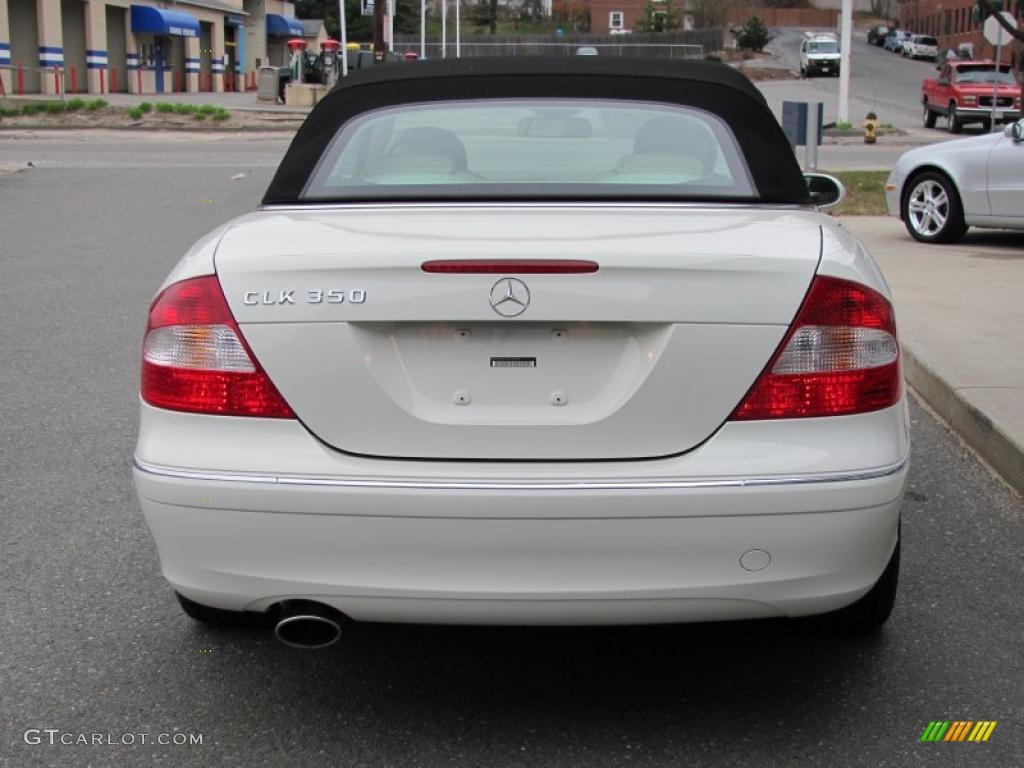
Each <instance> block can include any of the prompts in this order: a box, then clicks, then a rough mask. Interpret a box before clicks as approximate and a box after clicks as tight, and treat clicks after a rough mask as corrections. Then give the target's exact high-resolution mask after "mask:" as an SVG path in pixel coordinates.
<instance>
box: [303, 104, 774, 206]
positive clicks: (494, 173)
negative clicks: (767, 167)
mask: <svg viewBox="0 0 1024 768" xmlns="http://www.w3.org/2000/svg"><path fill="white" fill-rule="evenodd" d="M643 195H653V196H657V197H670V198H680V199H707V198H716V199H717V198H737V199H749V198H756V191H755V189H754V185H753V183H752V181H751V178H750V173H749V171H748V169H747V167H746V164H745V162H744V160H743V156H742V153H741V152H740V150H739V147H738V145H737V142H736V138H735V137H734V136H733V134H732V131H731V130H729V128H728V127H727V126H726V124H725V123H724V122H723V121H722V120H721V119H720V118H718V117H717V116H715V115H712V114H710V113H709V112H705V111H703V110H699V109H694V108H690V107H682V106H672V105H665V104H651V103H646V102H624V101H615V100H595V99H572V100H563V99H490V100H469V101H445V102H435V103H429V104H412V105H405V106H399V107H393V108H387V109H380V110H377V111H375V112H369V113H367V114H364V115H362V116H360V117H358V118H356V119H355V120H352V121H350V122H349V123H346V124H345V125H344V126H343V127H342V128H341V130H340V131H339V132H338V134H337V135H336V136H335V137H334V139H333V140H332V142H331V144H330V145H329V146H328V148H327V150H326V152H325V153H324V155H323V157H322V158H321V160H320V162H319V163H318V165H317V168H316V170H315V171H314V173H313V175H312V177H311V178H310V180H309V182H308V183H307V185H306V188H305V190H304V192H303V194H302V198H303V199H305V200H353V199H356V200H358V199H430V198H434V199H439V198H441V199H443V198H524V199H529V198H538V197H542V198H543V197H572V198H596V199H615V198H624V197H635V196H643Z"/></svg>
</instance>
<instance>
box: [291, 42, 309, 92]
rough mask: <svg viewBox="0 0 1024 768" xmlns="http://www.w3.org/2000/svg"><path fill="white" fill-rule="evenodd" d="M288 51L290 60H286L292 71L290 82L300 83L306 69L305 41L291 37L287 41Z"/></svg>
mask: <svg viewBox="0 0 1024 768" xmlns="http://www.w3.org/2000/svg"><path fill="white" fill-rule="evenodd" d="M288 50H289V51H291V58H290V59H289V60H288V67H289V69H291V71H292V80H291V81H292V82H293V83H301V82H302V76H303V74H304V70H305V69H306V41H305V40H303V39H302V38H300V37H293V38H292V39H291V40H289V41H288Z"/></svg>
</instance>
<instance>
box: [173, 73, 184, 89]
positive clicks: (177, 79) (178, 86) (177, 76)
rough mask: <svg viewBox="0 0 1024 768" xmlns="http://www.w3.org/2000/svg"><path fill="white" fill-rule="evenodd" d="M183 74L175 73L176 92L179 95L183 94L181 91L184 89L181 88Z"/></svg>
mask: <svg viewBox="0 0 1024 768" xmlns="http://www.w3.org/2000/svg"><path fill="white" fill-rule="evenodd" d="M181 74H182V73H181V71H180V70H179V71H178V72H175V73H174V90H175V91H177V92H178V93H181V91H182V87H181Z"/></svg>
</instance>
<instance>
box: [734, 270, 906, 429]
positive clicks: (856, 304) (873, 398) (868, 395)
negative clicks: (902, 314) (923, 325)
mask: <svg viewBox="0 0 1024 768" xmlns="http://www.w3.org/2000/svg"><path fill="white" fill-rule="evenodd" d="M902 392H903V387H902V375H901V373H900V360H899V345H898V343H897V341H896V324H895V321H894V319H893V313H892V306H891V305H890V304H889V302H888V301H887V300H886V299H885V297H884V296H882V295H881V294H879V293H877V292H876V291H873V290H872V289H870V288H868V287H866V286H863V285H859V284H857V283H853V282H850V281H848V280H841V279H839V278H835V277H825V276H821V275H819V276H818V277H815V278H814V282H813V283H812V284H811V289H810V290H809V291H808V293H807V297H806V298H805V299H804V303H803V306H802V307H801V308H800V311H799V312H798V313H797V316H796V319H795V320H794V321H793V325H792V327H791V328H790V329H789V332H788V333H787V334H786V336H785V338H784V339H783V340H782V343H781V344H780V345H779V348H778V349H777V350H776V352H775V354H774V355H773V356H772V359H771V360H770V361H769V363H768V365H767V366H766V367H765V369H764V371H763V372H762V373H761V375H760V377H759V378H758V380H757V382H756V383H755V384H754V386H753V388H752V389H751V390H750V392H749V393H748V394H747V396H746V398H744V400H743V402H742V403H741V404H740V405H739V407H738V408H737V409H736V410H735V411H734V412H733V415H732V419H733V420H734V421H744V420H753V419H792V418H803V417H809V416H843V415H849V414H855V413H866V412H868V411H877V410H880V409H882V408H888V407H889V406H890V405H894V404H895V403H897V402H898V401H899V399H900V396H901V395H902Z"/></svg>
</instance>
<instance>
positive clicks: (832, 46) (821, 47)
mask: <svg viewBox="0 0 1024 768" xmlns="http://www.w3.org/2000/svg"><path fill="white" fill-rule="evenodd" d="M807 50H808V51H809V52H810V53H839V43H837V42H835V41H833V40H817V41H815V42H811V43H808V44H807Z"/></svg>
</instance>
